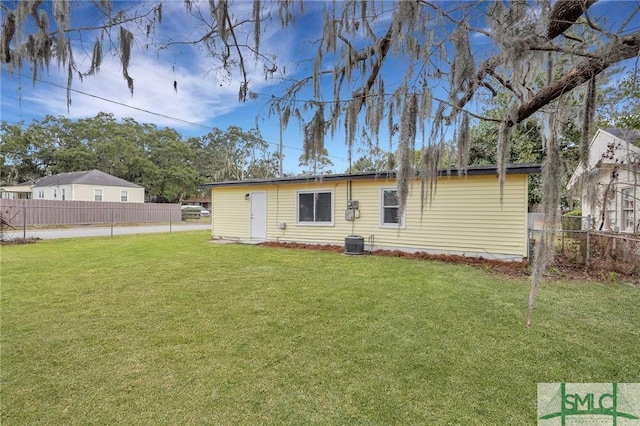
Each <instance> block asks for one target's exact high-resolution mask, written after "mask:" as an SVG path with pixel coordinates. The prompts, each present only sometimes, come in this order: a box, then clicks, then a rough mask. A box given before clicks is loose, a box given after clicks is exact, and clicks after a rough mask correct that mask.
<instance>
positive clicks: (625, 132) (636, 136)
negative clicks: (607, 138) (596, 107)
mask: <svg viewBox="0 0 640 426" xmlns="http://www.w3.org/2000/svg"><path fill="white" fill-rule="evenodd" d="M604 131H605V132H607V133H609V134H612V135H613V136H615V137H616V138H618V139H622V140H623V141H625V142H629V143H630V144H631V145H635V146H638V147H640V131H638V130H635V129H621V128H619V127H610V128H608V129H604Z"/></svg>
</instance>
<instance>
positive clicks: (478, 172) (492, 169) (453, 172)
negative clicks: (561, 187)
mask: <svg viewBox="0 0 640 426" xmlns="http://www.w3.org/2000/svg"><path fill="white" fill-rule="evenodd" d="M541 169H542V168H541V166H540V165H539V164H514V165H510V166H509V167H507V169H506V173H507V174H508V175H510V174H526V175H531V174H540V172H541ZM457 175H458V169H456V168H452V169H441V170H439V171H438V176H457ZM460 175H462V176H464V175H466V176H483V175H485V176H486V175H498V169H497V167H496V166H476V167H469V168H467V170H466V173H460ZM396 177H397V176H396V173H395V172H370V173H358V174H336V175H316V176H298V177H286V178H267V179H249V180H237V181H225V182H211V183H206V184H203V185H200V187H201V188H206V189H209V188H213V187H223V186H255V185H278V184H292V183H313V182H335V181H353V180H365V179H396ZM417 177H419V176H418V175H417V174H416V178H417Z"/></svg>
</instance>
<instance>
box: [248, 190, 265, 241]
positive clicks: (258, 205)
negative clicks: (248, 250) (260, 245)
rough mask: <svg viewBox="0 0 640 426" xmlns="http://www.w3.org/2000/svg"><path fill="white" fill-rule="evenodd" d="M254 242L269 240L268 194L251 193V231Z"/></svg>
mask: <svg viewBox="0 0 640 426" xmlns="http://www.w3.org/2000/svg"><path fill="white" fill-rule="evenodd" d="M250 237H251V239H252V240H266V239H267V193H266V192H252V193H251V230H250Z"/></svg>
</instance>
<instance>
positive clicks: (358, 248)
mask: <svg viewBox="0 0 640 426" xmlns="http://www.w3.org/2000/svg"><path fill="white" fill-rule="evenodd" d="M344 253H345V254H364V237H363V236H362V235H347V236H346V237H345V239H344Z"/></svg>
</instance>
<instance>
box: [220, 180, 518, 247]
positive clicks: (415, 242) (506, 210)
mask: <svg viewBox="0 0 640 426" xmlns="http://www.w3.org/2000/svg"><path fill="white" fill-rule="evenodd" d="M527 182H528V181H527V175H524V174H522V175H520V174H514V175H507V177H506V182H505V186H504V198H503V202H502V203H501V202H500V187H499V184H498V179H497V178H496V177H495V176H493V175H486V176H466V177H458V176H452V177H443V178H440V179H439V181H438V187H437V191H436V193H435V196H434V199H433V202H432V203H430V204H428V205H425V208H424V211H423V213H421V203H420V197H421V195H420V193H421V191H420V182H419V181H415V182H413V186H412V188H411V190H410V194H409V198H408V201H407V208H406V215H405V217H404V224H403V225H401V226H400V227H397V226H391V227H390V226H388V225H387V226H381V223H380V222H381V219H380V218H381V214H382V213H381V188H395V186H396V180H395V179H381V178H379V179H366V180H364V179H363V180H354V181H353V182H352V183H351V189H350V191H351V199H352V200H357V201H358V202H359V214H360V217H359V218H357V219H355V220H353V221H349V220H346V219H345V209H346V206H347V200H348V198H349V197H348V190H349V188H348V185H349V183H348V182H347V181H331V182H320V183H316V182H310V183H279V184H277V185H276V184H268V185H251V186H249V185H247V186H245V185H239V186H218V187H213V189H212V204H213V211H212V213H213V215H212V216H213V220H212V236H213V237H214V238H225V239H235V240H249V238H250V220H251V217H250V211H249V210H250V204H251V203H250V202H249V201H248V200H247V199H245V198H246V197H245V196H246V194H251V193H252V192H258V191H260V192H266V195H267V197H266V198H267V240H268V241H280V242H301V243H321V244H335V245H343V244H344V241H345V237H346V236H347V235H352V234H354V235H362V236H363V237H365V241H367V242H368V238H369V237H370V236H373V241H374V248H375V249H399V250H404V251H427V252H431V253H444V254H459V255H467V256H476V257H479V256H483V257H488V258H501V259H514V260H520V259H522V258H523V257H526V256H527V184H528V183H527ZM316 190H323V191H331V192H332V194H333V206H332V207H333V223H332V224H330V225H328V226H327V225H319V224H313V225H310V224H298V223H296V218H297V196H298V195H297V194H298V192H299V191H316ZM282 223H285V224H286V227H285V228H284V229H281V226H280V225H281V224H282Z"/></svg>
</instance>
